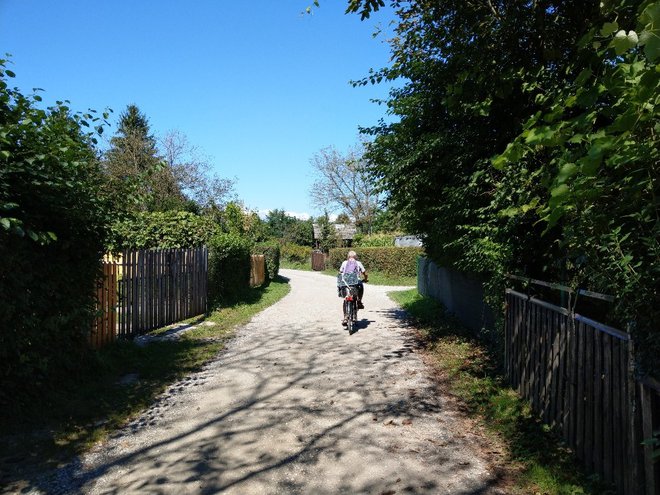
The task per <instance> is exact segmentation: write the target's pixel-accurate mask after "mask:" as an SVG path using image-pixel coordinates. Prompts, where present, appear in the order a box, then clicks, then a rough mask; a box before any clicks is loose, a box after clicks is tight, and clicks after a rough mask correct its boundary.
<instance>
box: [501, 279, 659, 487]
mask: <svg viewBox="0 0 660 495" xmlns="http://www.w3.org/2000/svg"><path fill="white" fill-rule="evenodd" d="M506 303H507V306H506V307H507V310H506V320H505V352H506V354H505V361H506V370H507V375H508V378H509V380H510V382H511V384H512V385H513V387H514V388H516V389H517V390H518V392H519V393H520V394H521V395H522V397H524V398H525V399H527V400H529V402H530V404H531V406H532V409H533V410H534V411H535V412H536V413H537V414H539V415H541V416H542V418H543V421H544V422H545V423H546V424H549V425H552V426H554V427H555V429H556V430H557V431H559V432H561V434H562V435H563V438H564V440H565V441H566V443H567V444H568V445H569V446H570V447H571V448H572V449H573V450H574V451H575V452H576V454H577V456H578V457H579V458H580V459H581V460H582V461H583V462H584V464H585V466H586V468H587V469H589V470H591V471H593V472H597V473H599V474H600V475H601V476H602V477H603V478H604V479H605V480H607V481H608V482H611V483H613V484H614V485H615V486H616V487H617V488H618V490H619V491H620V493H623V494H626V495H633V494H634V495H639V494H646V495H658V493H660V492H659V490H660V477H658V464H657V463H654V459H653V454H654V449H653V446H651V445H649V444H646V445H644V443H643V442H644V440H645V439H650V438H651V437H652V436H653V432H654V431H657V429H658V427H660V413H659V412H658V404H659V403H660V384H658V383H657V382H656V381H654V380H652V379H650V378H647V379H644V380H638V379H637V378H636V376H635V368H634V361H633V353H634V348H633V346H634V344H633V341H632V339H631V338H630V335H629V334H627V333H626V332H622V331H620V330H617V329H615V328H611V327H608V326H606V325H603V324H600V323H598V322H596V321H593V320H590V319H588V318H585V317H583V316H580V315H578V314H575V313H571V312H569V311H568V310H567V309H565V308H562V307H558V306H555V305H552V304H549V303H547V302H545V301H542V300H539V299H536V298H534V297H528V296H527V295H525V294H521V293H519V292H516V291H514V290H511V289H507V291H506Z"/></svg>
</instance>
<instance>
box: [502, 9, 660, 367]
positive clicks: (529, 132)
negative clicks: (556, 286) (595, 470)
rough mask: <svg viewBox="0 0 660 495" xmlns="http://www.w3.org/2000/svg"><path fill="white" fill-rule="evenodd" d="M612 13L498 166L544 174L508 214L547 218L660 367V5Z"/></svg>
mask: <svg viewBox="0 0 660 495" xmlns="http://www.w3.org/2000/svg"><path fill="white" fill-rule="evenodd" d="M635 10H637V12H638V15H636V16H635V15H633V16H630V15H628V16H626V17H623V18H621V17H622V16H621V15H620V14H625V13H626V12H628V13H630V12H633V13H634V12H635ZM604 13H605V15H606V18H611V19H612V21H611V22H605V23H603V24H600V23H599V24H595V25H594V26H593V27H592V28H591V29H590V31H589V32H588V33H587V34H586V35H585V36H584V37H583V39H582V41H581V43H580V45H579V47H580V55H581V57H580V58H579V59H577V60H575V61H574V62H573V63H572V64H570V65H569V66H568V69H569V70H570V71H571V72H572V73H574V74H577V77H575V79H574V81H572V83H571V84H566V85H555V86H551V87H546V88H544V90H545V91H546V94H547V98H546V99H545V100H544V102H543V103H544V104H543V105H539V111H538V112H537V114H535V115H534V116H533V117H532V118H530V119H529V120H528V121H527V122H526V123H525V125H524V130H523V132H521V133H520V135H519V136H517V137H516V138H515V139H514V140H513V141H512V142H511V143H510V144H509V146H508V148H507V149H506V150H505V151H504V153H502V154H500V155H498V156H497V157H495V158H494V160H493V165H494V166H495V167H497V168H499V169H502V170H507V171H508V170H512V171H513V173H519V171H520V170H521V169H522V170H533V171H534V172H533V173H534V174H535V176H536V182H537V183H539V184H540V185H542V186H544V187H542V188H537V190H536V191H533V194H528V195H527V196H528V197H527V198H525V199H526V201H525V202H523V201H517V202H514V203H513V205H512V206H510V207H509V209H508V214H509V215H511V216H520V215H523V214H525V213H527V212H530V213H531V214H532V215H533V217H536V218H539V219H541V221H542V222H544V224H545V226H546V228H545V232H544V234H545V237H546V238H554V239H556V242H557V243H558V245H559V247H560V248H561V252H562V255H563V257H564V260H565V261H564V263H563V266H562V268H563V269H564V270H565V271H566V277H567V280H568V282H569V283H570V284H571V285H574V286H580V287H589V288H590V289H592V290H595V291H599V292H606V293H611V294H614V295H615V296H617V301H616V303H615V305H614V307H613V312H612V315H609V317H610V318H612V319H613V320H614V322H615V324H617V325H619V326H623V327H624V328H626V329H627V326H628V324H629V322H633V321H634V322H635V324H634V325H633V326H632V330H633V331H634V332H635V337H636V340H637V341H638V349H640V350H641V353H642V357H645V358H646V359H645V366H646V368H647V370H651V371H654V372H656V373H657V372H660V368H658V364H657V359H656V357H657V353H658V352H660V334H658V332H657V323H658V321H660V308H659V306H658V293H657V280H658V277H659V276H660V242H659V239H660V220H659V212H660V209H659V206H658V201H657V196H658V192H660V179H659V178H660V170H659V169H658V164H659V163H660V146H659V144H660V143H659V139H658V130H660V72H658V66H657V64H656V62H655V61H656V58H657V48H656V47H655V45H654V43H655V42H654V40H655V39H656V37H657V33H656V31H657V26H658V25H660V2H624V3H623V4H622V5H621V6H619V7H618V8H617V11H612V12H609V11H607V10H605V12H604ZM617 17H618V20H616V19H617ZM620 26H626V27H627V28H628V29H629V31H628V32H627V34H626V32H625V31H624V30H622V29H621V30H620V29H618V28H619V27H620ZM631 27H634V28H635V29H636V31H635V30H632V29H630V28H631ZM637 33H641V34H640V35H639V39H638V35H637ZM641 45H643V46H644V51H642V50H640V49H639V48H638V46H641ZM530 90H531V91H533V90H536V89H535V88H534V87H530ZM504 187H506V185H504ZM509 190H510V189H509ZM530 198H531V199H530ZM624 198H625V200H623V199H624ZM521 199H522V198H521ZM639 344H641V345H639Z"/></svg>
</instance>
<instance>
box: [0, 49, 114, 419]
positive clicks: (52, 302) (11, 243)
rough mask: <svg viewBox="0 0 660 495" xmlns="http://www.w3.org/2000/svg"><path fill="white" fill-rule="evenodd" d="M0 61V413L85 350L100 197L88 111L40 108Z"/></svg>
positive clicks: (98, 248)
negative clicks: (11, 82)
mask: <svg viewBox="0 0 660 495" xmlns="http://www.w3.org/2000/svg"><path fill="white" fill-rule="evenodd" d="M8 75H12V74H11V73H10V72H8V71H5V70H4V63H3V61H0V150H1V151H0V419H1V416H2V415H4V414H6V413H10V414H19V411H20V410H21V407H22V404H23V403H25V402H26V401H30V400H34V399H35V398H38V397H39V395H40V394H39V390H43V387H52V386H53V384H54V383H57V379H58V377H59V376H62V374H63V373H76V372H77V371H78V370H79V369H80V366H81V365H82V364H83V362H84V361H85V360H86V359H87V358H88V356H89V354H90V353H89V352H87V350H88V346H87V342H88V341H87V339H88V336H89V334H90V330H91V324H92V321H93V317H94V312H95V295H94V294H95V290H94V289H95V284H96V280H97V277H98V275H99V273H100V259H101V256H102V254H103V249H104V243H105V235H106V224H107V222H108V208H107V202H105V201H104V199H103V194H102V193H101V181H102V175H101V171H100V168H99V163H98V161H97V159H96V156H95V152H94V148H93V138H92V137H91V136H90V135H87V134H85V133H84V132H83V131H82V130H81V129H82V127H81V123H82V122H83V121H84V125H85V126H89V125H90V123H91V122H92V119H91V118H90V117H91V116H77V115H76V116H71V115H70V114H69V113H68V109H67V108H65V107H61V106H58V107H52V108H49V109H48V110H40V109H37V108H35V107H34V106H33V104H34V103H33V102H34V101H39V100H40V97H38V96H36V95H35V96H32V97H27V96H24V95H22V94H21V93H19V92H18V90H16V89H9V88H8V84H7V80H6V76H8Z"/></svg>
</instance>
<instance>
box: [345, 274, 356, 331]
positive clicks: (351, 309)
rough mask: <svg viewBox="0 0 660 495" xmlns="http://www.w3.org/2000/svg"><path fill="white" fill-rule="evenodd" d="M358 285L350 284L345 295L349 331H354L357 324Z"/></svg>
mask: <svg viewBox="0 0 660 495" xmlns="http://www.w3.org/2000/svg"><path fill="white" fill-rule="evenodd" d="M357 297H358V296H357V287H356V286H354V285H352V286H348V287H347V290H346V295H345V296H344V318H345V319H346V329H347V330H348V333H353V328H354V327H355V325H356V324H357V313H358V305H357Z"/></svg>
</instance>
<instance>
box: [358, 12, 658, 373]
mask: <svg viewBox="0 0 660 495" xmlns="http://www.w3.org/2000/svg"><path fill="white" fill-rule="evenodd" d="M354 4H355V5H358V6H360V5H363V4H364V2H360V1H358V2H354ZM391 4H392V5H393V7H394V8H395V9H397V15H398V17H399V22H398V25H397V26H396V29H395V31H396V33H395V36H393V37H392V42H391V46H392V55H393V57H392V65H391V67H390V68H386V69H383V70H380V71H375V72H374V71H372V72H371V73H370V75H369V76H368V77H366V78H364V79H363V80H362V81H358V82H357V83H356V84H358V85H359V84H370V83H377V82H379V81H380V80H383V79H386V80H394V79H398V78H401V79H402V80H404V81H405V83H404V84H403V85H402V86H400V87H397V88H395V89H393V90H391V93H390V98H389V100H388V102H387V105H388V108H389V110H390V112H391V113H392V114H393V115H395V116H396V117H398V120H397V121H394V122H393V123H391V124H382V125H380V126H377V127H375V128H372V129H368V130H367V132H368V133H370V134H372V135H374V136H375V140H374V142H373V144H372V145H371V146H370V151H369V158H370V163H371V164H372V165H371V171H372V174H373V175H374V177H375V178H376V179H377V180H378V181H379V183H380V185H381V187H382V188H383V189H384V190H385V191H387V193H388V210H389V211H396V212H398V213H399V214H400V216H401V220H402V222H403V223H404V228H405V230H406V231H410V232H416V233H419V234H421V235H422V236H423V237H424V239H425V246H426V249H427V252H428V254H429V256H430V257H432V258H433V259H434V260H435V261H436V262H438V263H440V264H444V265H447V266H450V267H455V268H458V269H461V270H464V271H469V272H474V273H478V274H479V275H481V277H482V278H485V279H486V280H487V294H486V299H487V302H488V303H489V305H491V307H493V308H498V307H501V305H502V297H503V275H504V274H505V273H507V272H514V273H522V274H525V275H527V276H530V277H533V278H540V279H546V280H550V281H555V282H561V283H564V284H567V285H571V286H574V287H586V288H589V289H591V290H595V291H600V292H605V293H611V294H614V295H615V296H616V297H617V302H616V303H615V305H614V307H613V308H612V311H611V312H610V314H607V315H603V317H602V318H601V319H604V320H605V321H606V322H607V323H610V324H613V325H616V326H619V327H621V328H624V329H625V328H628V327H629V326H630V325H631V322H634V324H633V325H632V328H633V330H634V334H635V339H636V340H637V342H638V343H639V344H640V345H638V348H639V349H641V352H642V353H643V354H644V356H643V357H644V358H645V359H644V366H645V369H646V370H649V371H654V372H656V373H658V372H660V369H658V362H657V359H654V356H657V354H658V353H659V352H660V334H659V333H658V332H657V331H656V330H655V329H656V328H657V325H658V321H659V320H660V318H659V317H660V313H659V311H660V310H658V308H660V304H659V302H658V294H657V280H658V276H659V274H660V246H659V243H658V239H659V238H660V221H659V218H660V213H659V208H658V201H657V197H658V193H659V191H660V186H659V184H658V177H660V171H658V163H660V160H659V158H660V157H659V153H660V151H659V150H660V146H658V131H659V130H660V122H659V120H660V119H659V118H658V104H659V103H660V100H659V96H658V95H659V94H660V91H658V89H659V88H658V85H659V81H660V72H658V68H657V59H658V47H659V40H660V38H659V37H658V35H659V31H658V29H659V28H658V26H660V21H659V16H660V3H659V2H657V1H652V0H623V1H619V2H597V1H595V0H590V1H582V0H571V1H558V0H557V1H554V0H552V1H549V2H461V1H458V0H453V1H452V0H449V1H446V2H434V1H432V0H419V1H416V2H410V3H408V2H391ZM364 5H365V6H367V5H368V4H364ZM365 8H366V7H365ZM492 40H497V43H493V42H492ZM575 40H579V42H577V43H576V42H575Z"/></svg>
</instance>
